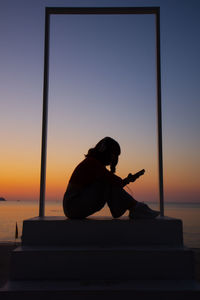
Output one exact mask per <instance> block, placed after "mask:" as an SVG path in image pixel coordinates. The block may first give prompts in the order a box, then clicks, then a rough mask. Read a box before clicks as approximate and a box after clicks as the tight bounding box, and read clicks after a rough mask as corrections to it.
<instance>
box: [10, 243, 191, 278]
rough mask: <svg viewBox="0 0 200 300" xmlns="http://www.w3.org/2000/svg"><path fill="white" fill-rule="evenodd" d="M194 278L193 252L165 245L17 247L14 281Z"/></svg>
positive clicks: (13, 258)
mask: <svg viewBox="0 0 200 300" xmlns="http://www.w3.org/2000/svg"><path fill="white" fill-rule="evenodd" d="M25 279H26V280H81V279H87V280H92V279H93V280H105V279H107V280H125V279H126V280H133V279H146V280H147V279H149V280H152V279H156V280H158V279H179V280H180V279H194V263H193V252H192V251H191V250H189V249H184V248H182V249H180V248H177V249H175V248H166V247H156V248H154V247H112V248H108V247H102V248H100V247H89V248H88V247H85V248H84V247H81V248H78V247H49V246H48V247H47V246H46V247H41V246H38V247H36V246H35V247H18V248H17V249H16V250H14V251H13V253H12V259H11V280H25Z"/></svg>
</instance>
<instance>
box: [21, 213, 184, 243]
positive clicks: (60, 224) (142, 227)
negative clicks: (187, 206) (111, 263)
mask: <svg viewBox="0 0 200 300" xmlns="http://www.w3.org/2000/svg"><path fill="white" fill-rule="evenodd" d="M22 244H23V245H41V246H47V245H49V246H51V245H59V246H67V245H68V246H77V247H80V246H87V247H88V246H90V245H91V246H100V247H102V246H120V245H121V246H122V245H123V246H136V245H140V246H141V245H148V246H155V245H166V246H168V247H182V246H183V229H182V221H181V220H178V219H173V218H168V217H158V218H156V219H154V220H130V219H129V218H128V217H122V218H119V219H112V218H109V217H107V218H105V217H104V218H102V217H101V218H100V217H99V218H98V217H95V218H92V217H91V218H87V219H84V220H70V219H67V218H65V217H44V218H40V217H36V218H33V219H28V220H25V221H24V223H23V234H22Z"/></svg>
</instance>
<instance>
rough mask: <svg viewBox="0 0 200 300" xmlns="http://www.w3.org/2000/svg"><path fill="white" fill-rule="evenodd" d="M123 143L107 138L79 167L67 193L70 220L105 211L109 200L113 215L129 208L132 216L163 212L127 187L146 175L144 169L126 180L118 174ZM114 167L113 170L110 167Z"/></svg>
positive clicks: (66, 203)
mask: <svg viewBox="0 0 200 300" xmlns="http://www.w3.org/2000/svg"><path fill="white" fill-rule="evenodd" d="M120 152H121V150H120V146H119V144H118V143H117V142H116V141H115V140H114V139H112V138H110V137H105V138H104V139H102V140H101V141H100V142H98V143H97V145H96V146H95V147H94V148H91V149H89V151H88V153H87V155H85V159H84V160H83V161H82V162H81V163H80V164H79V165H78V166H77V167H76V168H75V170H74V172H73V173H72V176H71V178H70V180H69V184H68V186H67V190H66V192H65V194H64V199H63V209H64V213H65V215H66V216H67V217H68V218H70V219H83V218H86V217H88V216H90V215H92V214H94V213H95V212H97V211H99V210H101V209H102V208H103V207H104V205H105V204H106V203H107V204H108V207H109V209H110V212H111V214H112V216H113V218H119V217H121V216H122V215H123V214H124V213H125V212H126V211H127V210H129V218H133V219H134V218H135V219H152V218H156V217H157V216H158V215H159V214H160V212H158V211H155V210H152V209H151V208H149V207H148V205H146V204H144V203H141V202H138V201H136V200H135V199H134V198H133V197H132V196H131V195H130V194H129V193H127V192H126V191H125V190H124V189H123V187H124V186H126V185H127V184H129V183H130V182H134V181H135V180H136V179H137V178H138V177H139V176H141V175H143V174H144V172H145V171H144V170H141V171H140V172H138V173H136V174H134V175H132V174H129V175H128V176H127V177H126V178H125V179H122V178H120V177H119V176H117V175H115V174H114V173H115V168H116V165H117V163H118V156H119V155H120ZM106 166H110V171H109V170H108V169H107V168H106Z"/></svg>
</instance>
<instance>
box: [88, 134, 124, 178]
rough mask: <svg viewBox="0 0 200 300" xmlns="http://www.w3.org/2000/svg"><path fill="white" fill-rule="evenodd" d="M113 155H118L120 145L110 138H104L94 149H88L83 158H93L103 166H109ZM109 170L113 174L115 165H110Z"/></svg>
mask: <svg viewBox="0 0 200 300" xmlns="http://www.w3.org/2000/svg"><path fill="white" fill-rule="evenodd" d="M113 153H115V154H117V155H120V153H121V149H120V145H119V144H118V142H116V141H115V140H114V139H112V138H111V137H105V138H103V139H102V140H100V141H99V142H98V143H97V144H96V146H95V147H94V148H90V149H89V150H88V153H87V154H86V155H85V157H94V158H96V159H97V160H99V161H101V162H102V163H103V164H104V165H109V164H110V163H111V157H112V154H113ZM110 169H111V172H112V173H115V165H111V164H110Z"/></svg>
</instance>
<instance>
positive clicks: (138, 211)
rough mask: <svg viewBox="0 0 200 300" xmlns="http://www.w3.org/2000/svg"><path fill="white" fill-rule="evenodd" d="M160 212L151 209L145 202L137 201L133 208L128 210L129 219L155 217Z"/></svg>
mask: <svg viewBox="0 0 200 300" xmlns="http://www.w3.org/2000/svg"><path fill="white" fill-rule="evenodd" d="M159 214H160V212H159V211H157V210H153V209H151V208H150V207H149V206H148V205H147V204H145V203H142V202H138V203H137V204H136V206H135V208H134V210H130V212H129V218H130V219H155V218H156V217H157V216H159Z"/></svg>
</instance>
